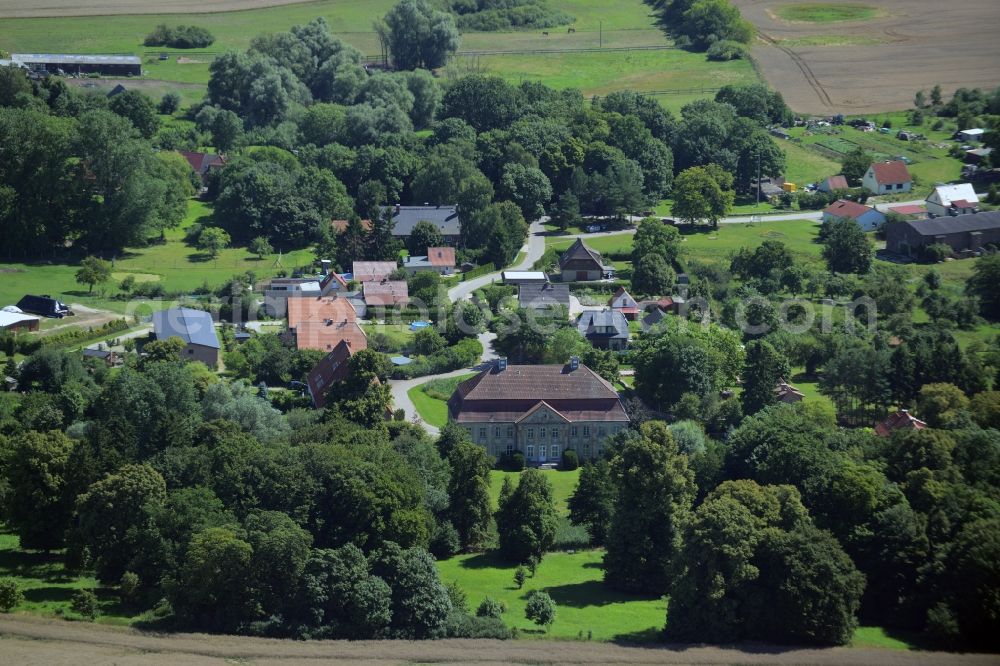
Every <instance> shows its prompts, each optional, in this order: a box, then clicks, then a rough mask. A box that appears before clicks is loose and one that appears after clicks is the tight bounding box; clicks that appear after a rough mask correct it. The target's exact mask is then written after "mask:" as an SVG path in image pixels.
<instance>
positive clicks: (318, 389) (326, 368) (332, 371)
mask: <svg viewBox="0 0 1000 666" xmlns="http://www.w3.org/2000/svg"><path fill="white" fill-rule="evenodd" d="M353 354H354V352H353V350H352V349H351V343H350V342H349V341H348V340H341V341H340V343H339V344H338V345H337V346H336V347H334V348H333V351H331V352H330V353H329V354H327V355H326V356H324V357H323V358H322V359H320V361H319V363H317V364H316V365H315V366H313V369H312V370H310V371H309V376H308V377H307V378H306V381H307V383H308V384H309V394H310V395H312V398H313V404H314V405H315V406H316V408H317V409H323V408H324V407H325V406H326V393H327V391H329V390H330V386H331V385H332V384H334V383H336V382H339V381H343V380H344V379H346V378H347V369H348V367H349V366H348V364H347V362H348V361H350V360H351V356H352V355H353Z"/></svg>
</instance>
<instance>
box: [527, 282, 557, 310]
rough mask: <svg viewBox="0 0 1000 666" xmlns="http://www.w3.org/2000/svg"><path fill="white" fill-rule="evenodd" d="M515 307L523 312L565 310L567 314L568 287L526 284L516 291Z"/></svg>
mask: <svg viewBox="0 0 1000 666" xmlns="http://www.w3.org/2000/svg"><path fill="white" fill-rule="evenodd" d="M517 305H518V307H520V308H523V309H525V310H550V309H552V308H555V307H561V308H565V309H566V312H567V313H568V312H569V285H568V284H552V283H550V282H545V283H543V284H537V283H528V284H522V285H521V286H520V287H518V290H517Z"/></svg>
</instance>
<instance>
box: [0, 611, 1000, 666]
mask: <svg viewBox="0 0 1000 666" xmlns="http://www.w3.org/2000/svg"><path fill="white" fill-rule="evenodd" d="M234 661H237V662H239V663H249V664H282V665H283V666H288V665H293V664H315V663H318V662H323V661H327V662H332V661H336V662H337V663H359V664H360V663H365V664H372V663H374V664H402V663H412V662H415V661H416V662H433V663H461V664H501V663H502V664H779V665H781V664H789V665H791V664H795V665H801V666H808V665H815V666H832V665H834V664H844V665H846V666H854V665H862V664H865V665H867V664H878V665H879V666H922V665H924V664H926V665H927V666H931V665H935V666H936V665H943V666H950V665H955V666H980V665H982V666H986V665H993V664H996V663H997V656H996V655H959V654H944V653H939V652H935V653H927V652H897V651H888V650H861V649H851V648H831V649H826V650H799V649H790V648H777V647H771V646H763V645H755V646H744V647H741V648H715V647H698V646H683V645H666V646H665V645H658V646H650V647H624V646H620V645H611V644H602V643H577V642H567V641H561V642H557V641H534V640H525V641H488V640H446V641H425V642H412V641H357V642H346V641H309V642H306V641H280V640H270V639H262V638H240V637H234V636H206V635H201V634H174V635H161V634H150V633H141V632H138V631H134V630H130V629H120V628H114V627H104V626H98V625H91V624H83V623H71V622H66V621H63V620H48V619H44V618H38V617H31V616H24V615H0V663H8V664H45V665H46V666H60V665H61V664H89V665H91V666H94V665H97V664H110V663H114V664H128V665H153V666H161V665H163V666H165V665H167V664H169V665H171V666H173V665H181V666H183V665H186V664H224V663H230V664H231V663H233V662H234Z"/></svg>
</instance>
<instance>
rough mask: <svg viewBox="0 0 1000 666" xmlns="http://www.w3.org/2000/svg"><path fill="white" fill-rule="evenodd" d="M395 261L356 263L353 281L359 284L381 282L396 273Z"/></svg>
mask: <svg viewBox="0 0 1000 666" xmlns="http://www.w3.org/2000/svg"><path fill="white" fill-rule="evenodd" d="M396 268H397V266H396V262H395V261H355V262H354V265H353V267H352V270H351V279H353V280H355V281H357V282H381V281H382V280H388V279H389V276H390V275H392V274H393V273H395V272H396Z"/></svg>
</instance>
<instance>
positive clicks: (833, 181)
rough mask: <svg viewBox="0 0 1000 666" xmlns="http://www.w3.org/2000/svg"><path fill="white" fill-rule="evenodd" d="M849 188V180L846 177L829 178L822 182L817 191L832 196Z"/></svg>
mask: <svg viewBox="0 0 1000 666" xmlns="http://www.w3.org/2000/svg"><path fill="white" fill-rule="evenodd" d="M848 188H849V186H848V184H847V178H845V177H844V176H830V177H829V178H825V179H823V181H822V182H820V183H819V184H818V185H816V189H817V190H819V191H820V192H825V193H827V194H832V193H833V192H836V191H837V190H846V189H848Z"/></svg>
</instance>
